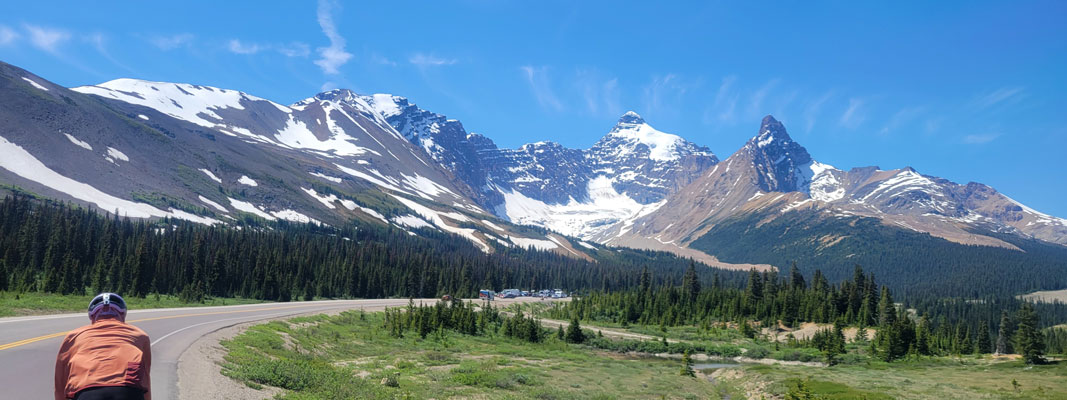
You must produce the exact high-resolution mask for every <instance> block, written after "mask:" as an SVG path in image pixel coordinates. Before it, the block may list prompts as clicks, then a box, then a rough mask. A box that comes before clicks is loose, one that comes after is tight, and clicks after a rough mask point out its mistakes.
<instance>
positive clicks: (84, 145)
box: [64, 133, 93, 151]
mask: <svg viewBox="0 0 1067 400" xmlns="http://www.w3.org/2000/svg"><path fill="white" fill-rule="evenodd" d="M64 135H66V136H67V139H68V140H70V142H71V143H74V144H76V145H78V147H81V148H83V149H86V150H89V151H92V150H93V146H90V145H89V143H86V142H83V141H81V140H78V138H76V137H74V135H71V134H69V133H64Z"/></svg>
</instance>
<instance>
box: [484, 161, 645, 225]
mask: <svg viewBox="0 0 1067 400" xmlns="http://www.w3.org/2000/svg"><path fill="white" fill-rule="evenodd" d="M587 190H588V194H589V201H587V202H579V201H577V200H575V199H574V198H571V199H570V201H569V202H567V203H566V204H547V203H545V202H542V201H540V200H536V199H533V198H530V197H527V196H526V195H523V194H522V193H519V192H518V191H514V190H512V191H508V192H504V193H503V195H504V202H503V203H502V204H501V205H499V206H497V210H496V213H497V215H501V216H506V217H507V218H508V219H509V220H511V221H512V222H514V223H518V224H527V225H537V226H543V227H546V228H548V229H551V230H553V231H556V232H559V233H562V234H564V235H568V236H575V237H579V238H583V239H585V238H591V237H593V236H594V235H595V234H596V233H598V232H601V231H603V230H605V229H608V228H609V227H610V226H612V225H614V224H616V223H619V222H624V221H631V223H632V220H633V219H635V218H637V217H639V216H641V215H644V214H647V213H649V212H652V211H654V210H655V209H657V208H659V207H660V206H662V205H663V204H664V202H662V201H661V202H657V203H653V204H641V203H638V202H637V201H636V200H634V199H632V198H630V197H628V196H626V195H623V194H619V192H617V191H616V190H615V188H614V187H612V180H611V179H610V178H607V177H605V176H598V177H596V178H594V179H592V180H590V181H589V184H588V188H587Z"/></svg>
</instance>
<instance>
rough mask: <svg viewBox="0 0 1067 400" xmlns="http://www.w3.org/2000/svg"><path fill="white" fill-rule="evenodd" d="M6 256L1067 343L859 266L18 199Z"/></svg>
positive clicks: (42, 284) (614, 314)
mask: <svg viewBox="0 0 1067 400" xmlns="http://www.w3.org/2000/svg"><path fill="white" fill-rule="evenodd" d="M0 249H3V251H2V252H0V290H7V291H15V292H26V291H40V292H49V293H61V294H85V293H87V292H100V291H115V292H118V293H123V294H125V295H127V296H132V297H138V296H141V297H143V296H146V295H149V294H173V295H178V296H179V297H180V298H181V299H183V300H185V301H199V300H201V299H203V298H204V297H205V296H221V297H245V298H254V299H263V300H277V301H290V300H296V299H311V298H316V297H318V298H381V297H439V296H442V295H444V294H451V295H454V296H457V297H473V296H474V295H475V294H476V293H477V291H478V290H479V289H481V288H489V289H493V290H501V289H503V288H505V287H520V288H531V289H533V288H555V287H559V288H567V289H568V290H571V291H575V292H577V293H582V294H584V295H583V296H581V297H579V298H577V299H575V300H574V301H572V302H570V303H569V304H568V305H567V306H565V307H561V308H557V309H555V310H554V312H555V313H556V315H553V316H554V317H558V318H561V319H572V318H574V319H577V320H594V321H596V320H602V321H612V322H616V323H623V324H641V325H660V326H678V325H700V324H704V325H707V324H710V323H716V322H735V323H737V324H738V326H739V327H741V329H743V330H745V331H747V332H749V333H750V334H751V333H753V332H754V331H755V330H754V328H753V327H754V326H771V324H774V323H778V322H780V323H782V324H784V325H786V326H796V325H798V324H799V323H801V322H817V323H833V324H835V325H837V326H843V325H848V326H856V327H874V328H876V329H877V331H878V336H876V337H875V338H871V339H872V340H873V341H872V343H873V345H872V346H874V347H873V348H872V349H874V350H875V351H876V354H878V355H879V357H881V358H884V359H885V360H893V359H896V358H900V357H904V356H906V355H908V354H920V355H934V354H969V353H992V352H994V351H999V352H1014V351H1017V349H1016V347H1017V346H1022V345H1026V346H1030V347H1034V348H1036V347H1040V348H1041V349H1042V352H1044V351H1046V350H1048V351H1052V352H1057V351H1058V352H1063V351H1064V349H1065V347H1067V333H1064V330H1063V329H1044V328H1045V327H1048V326H1051V325H1055V324H1062V323H1064V322H1065V321H1067V306H1064V305H1062V304H1036V305H1031V304H1024V303H1023V302H1021V301H1019V300H1017V299H1015V298H1014V297H1013V296H1009V295H990V296H987V297H981V298H970V299H963V298H945V297H943V296H939V295H936V294H932V293H931V294H925V293H921V292H920V293H917V294H914V293H913V294H912V295H910V296H908V297H907V298H896V299H895V298H894V296H893V293H894V292H895V288H893V287H891V286H886V285H883V284H881V283H880V282H879V281H878V280H877V278H876V276H875V275H874V274H873V273H868V272H865V270H864V267H861V266H859V265H856V266H854V271H853V275H852V277H851V279H847V280H844V281H841V282H838V283H834V282H831V281H830V280H829V279H827V277H826V276H825V275H824V274H823V273H822V272H821V270H819V269H817V268H816V269H814V273H812V274H811V275H810V276H805V275H804V274H803V273H802V272H801V270H800V268H798V267H797V265H796V263H794V264H793V265H792V267H791V268H789V270H788V271H787V272H784V273H781V274H779V273H778V272H776V271H773V270H772V271H768V272H763V273H758V272H756V271H754V270H753V271H749V272H731V271H722V270H715V269H711V268H696V267H695V264H694V263H693V262H692V261H690V260H686V259H682V258H678V257H675V256H673V255H669V254H666V253H658V252H650V251H637V250H624V249H616V250H610V251H606V250H602V251H600V252H597V258H598V260H597V262H589V261H584V260H577V259H574V258H569V257H564V256H560V255H557V254H554V253H550V252H540V251H536V250H532V249H516V248H507V247H497V248H496V249H495V251H494V252H492V253H491V254H486V253H484V252H482V251H480V250H479V249H477V248H475V247H474V246H472V245H471V244H470V243H469V242H467V241H466V240H465V239H462V238H459V237H457V236H451V235H447V234H443V233H439V232H433V231H425V232H422V235H420V236H413V235H410V234H408V233H407V232H405V231H402V230H399V229H390V228H385V227H379V226H371V225H368V226H356V225H353V226H347V227H344V228H334V227H318V226H314V225H308V224H288V223H284V222H280V223H275V224H270V225H264V224H255V223H253V224H245V225H240V226H237V227H218V226H204V225H199V224H194V223H189V222H184V221H175V220H161V221H146V220H129V219H125V218H119V217H116V216H113V215H102V214H99V213H98V212H96V211H93V210H89V209H85V208H81V207H74V206H70V205H67V204H63V203H57V202H52V201H48V200H37V199H33V198H28V197H22V196H9V197H6V198H4V199H3V201H2V202H0ZM746 328H752V329H746ZM830 333H831V332H830V331H828V332H827V333H826V335H829V336H827V337H832V336H833V335H830ZM821 337H822V336H820V337H819V338H821ZM819 338H817V339H819ZM819 341H824V340H823V339H819Z"/></svg>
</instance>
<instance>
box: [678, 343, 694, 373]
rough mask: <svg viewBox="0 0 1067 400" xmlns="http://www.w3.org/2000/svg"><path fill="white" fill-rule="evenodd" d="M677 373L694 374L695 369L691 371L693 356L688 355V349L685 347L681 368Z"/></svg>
mask: <svg viewBox="0 0 1067 400" xmlns="http://www.w3.org/2000/svg"><path fill="white" fill-rule="evenodd" d="M678 374H679V375H681V376H696V371H693V358H692V357H690V356H689V349H685V353H683V354H682V370H681V371H679V373H678Z"/></svg>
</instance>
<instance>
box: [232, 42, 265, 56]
mask: <svg viewBox="0 0 1067 400" xmlns="http://www.w3.org/2000/svg"><path fill="white" fill-rule="evenodd" d="M226 48H227V49H229V50H230V52H233V53H236V54H256V53H259V52H260V51H261V50H263V49H264V47H263V46H260V45H258V44H255V43H242V42H241V41H240V40H237V39H230V42H229V43H228V44H227V45H226Z"/></svg>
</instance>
